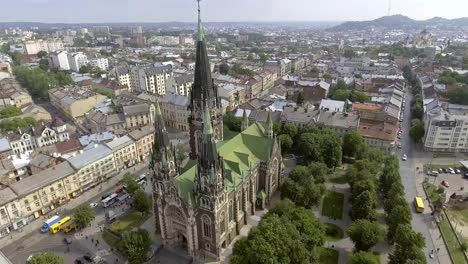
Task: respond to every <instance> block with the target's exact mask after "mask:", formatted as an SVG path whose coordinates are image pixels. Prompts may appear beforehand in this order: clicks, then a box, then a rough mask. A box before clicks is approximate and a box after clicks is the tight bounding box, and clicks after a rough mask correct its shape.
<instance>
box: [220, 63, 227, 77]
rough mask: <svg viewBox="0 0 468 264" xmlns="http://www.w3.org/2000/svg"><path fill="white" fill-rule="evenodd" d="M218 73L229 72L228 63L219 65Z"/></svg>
mask: <svg viewBox="0 0 468 264" xmlns="http://www.w3.org/2000/svg"><path fill="white" fill-rule="evenodd" d="M219 73H221V74H229V65H227V64H226V63H223V64H221V65H219Z"/></svg>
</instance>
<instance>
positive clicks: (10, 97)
mask: <svg viewBox="0 0 468 264" xmlns="http://www.w3.org/2000/svg"><path fill="white" fill-rule="evenodd" d="M32 103H33V101H32V97H31V96H30V95H29V93H28V92H26V91H25V90H24V89H23V88H22V87H21V86H20V85H19V83H18V82H17V81H16V80H15V79H12V78H5V79H2V80H0V109H2V108H5V107H8V106H16V107H18V108H22V107H23V106H26V105H30V104H32Z"/></svg>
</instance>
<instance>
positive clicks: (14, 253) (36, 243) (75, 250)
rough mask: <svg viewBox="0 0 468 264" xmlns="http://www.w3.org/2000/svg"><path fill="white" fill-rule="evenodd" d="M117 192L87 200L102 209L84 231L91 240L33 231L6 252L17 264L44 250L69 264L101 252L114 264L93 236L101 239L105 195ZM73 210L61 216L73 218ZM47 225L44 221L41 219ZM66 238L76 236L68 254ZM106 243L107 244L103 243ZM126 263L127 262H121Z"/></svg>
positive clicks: (123, 209) (121, 210) (148, 188)
mask: <svg viewBox="0 0 468 264" xmlns="http://www.w3.org/2000/svg"><path fill="white" fill-rule="evenodd" d="M147 171H148V168H147V167H143V168H142V169H140V170H139V171H136V172H134V173H135V174H137V175H140V174H141V173H147ZM115 190H116V186H115V185H112V186H110V187H108V188H103V190H102V191H100V192H99V193H97V194H96V195H95V196H94V197H92V198H91V199H88V200H87V201H83V204H90V203H98V206H97V207H96V208H95V210H96V219H95V220H94V222H93V223H92V226H91V227H88V228H86V229H84V230H83V233H84V234H89V238H88V239H85V235H83V236H81V237H80V236H79V235H78V234H77V232H76V233H75V234H70V235H68V234H67V235H66V234H64V233H62V232H60V233H58V234H54V235H53V234H49V233H47V234H41V233H39V232H33V233H32V234H29V235H26V236H25V237H23V238H20V239H19V240H17V241H15V242H14V243H11V244H9V245H7V246H6V247H4V248H3V249H2V252H3V253H4V254H5V255H6V256H7V257H8V258H9V259H10V260H11V261H12V262H13V263H25V261H26V259H27V258H28V256H29V255H31V254H33V253H36V252H43V251H52V252H55V253H57V254H60V255H63V256H64V257H65V263H73V262H74V260H75V259H76V258H77V257H79V256H82V255H84V254H90V255H94V254H95V253H96V252H97V251H99V250H101V251H103V252H102V253H103V255H104V256H105V258H106V259H108V260H109V261H110V262H109V263H113V262H114V260H115V259H116V258H118V257H117V256H115V255H113V254H111V252H110V251H109V250H106V249H105V246H104V245H98V246H96V245H95V244H94V243H93V242H92V241H91V238H92V237H98V234H99V232H100V227H99V225H100V224H104V223H105V212H106V210H107V209H104V208H103V207H102V206H101V204H100V201H101V196H102V195H104V194H107V193H110V192H114V191H115ZM145 192H146V193H151V185H150V184H149V183H148V184H147V185H146V186H145ZM128 208H129V207H124V206H122V207H117V208H116V209H115V210H114V211H115V212H116V213H117V214H118V215H122V214H123V213H125V212H126V211H127V210H128ZM71 214H72V212H71V210H70V211H68V210H65V211H62V212H61V213H60V215H62V216H65V215H71ZM37 221H41V222H43V220H42V219H40V220H37ZM65 237H72V240H73V242H72V244H71V245H70V246H69V248H70V252H67V250H68V249H67V246H66V245H65V243H64V238H65ZM103 244H104V243H103ZM121 263H124V261H121Z"/></svg>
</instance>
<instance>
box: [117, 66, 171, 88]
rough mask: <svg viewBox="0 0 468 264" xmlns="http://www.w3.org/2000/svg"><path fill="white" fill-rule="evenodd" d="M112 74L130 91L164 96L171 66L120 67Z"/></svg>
mask: <svg viewBox="0 0 468 264" xmlns="http://www.w3.org/2000/svg"><path fill="white" fill-rule="evenodd" d="M112 74H113V75H114V76H116V78H117V80H118V81H119V83H120V84H121V85H127V86H128V87H129V90H131V91H144V92H148V93H152V94H159V95H164V94H166V84H167V81H168V79H169V78H170V77H172V76H173V72H172V68H171V66H169V65H168V66H166V65H147V66H133V67H129V66H120V67H116V68H115V69H114V70H113V71H112Z"/></svg>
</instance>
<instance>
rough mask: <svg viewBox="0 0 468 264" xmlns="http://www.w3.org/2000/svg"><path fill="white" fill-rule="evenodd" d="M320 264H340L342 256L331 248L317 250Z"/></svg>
mask: <svg viewBox="0 0 468 264" xmlns="http://www.w3.org/2000/svg"><path fill="white" fill-rule="evenodd" d="M317 253H318V255H319V263H320V264H338V259H339V257H340V254H339V252H338V251H337V250H334V249H331V248H324V247H319V248H317Z"/></svg>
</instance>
